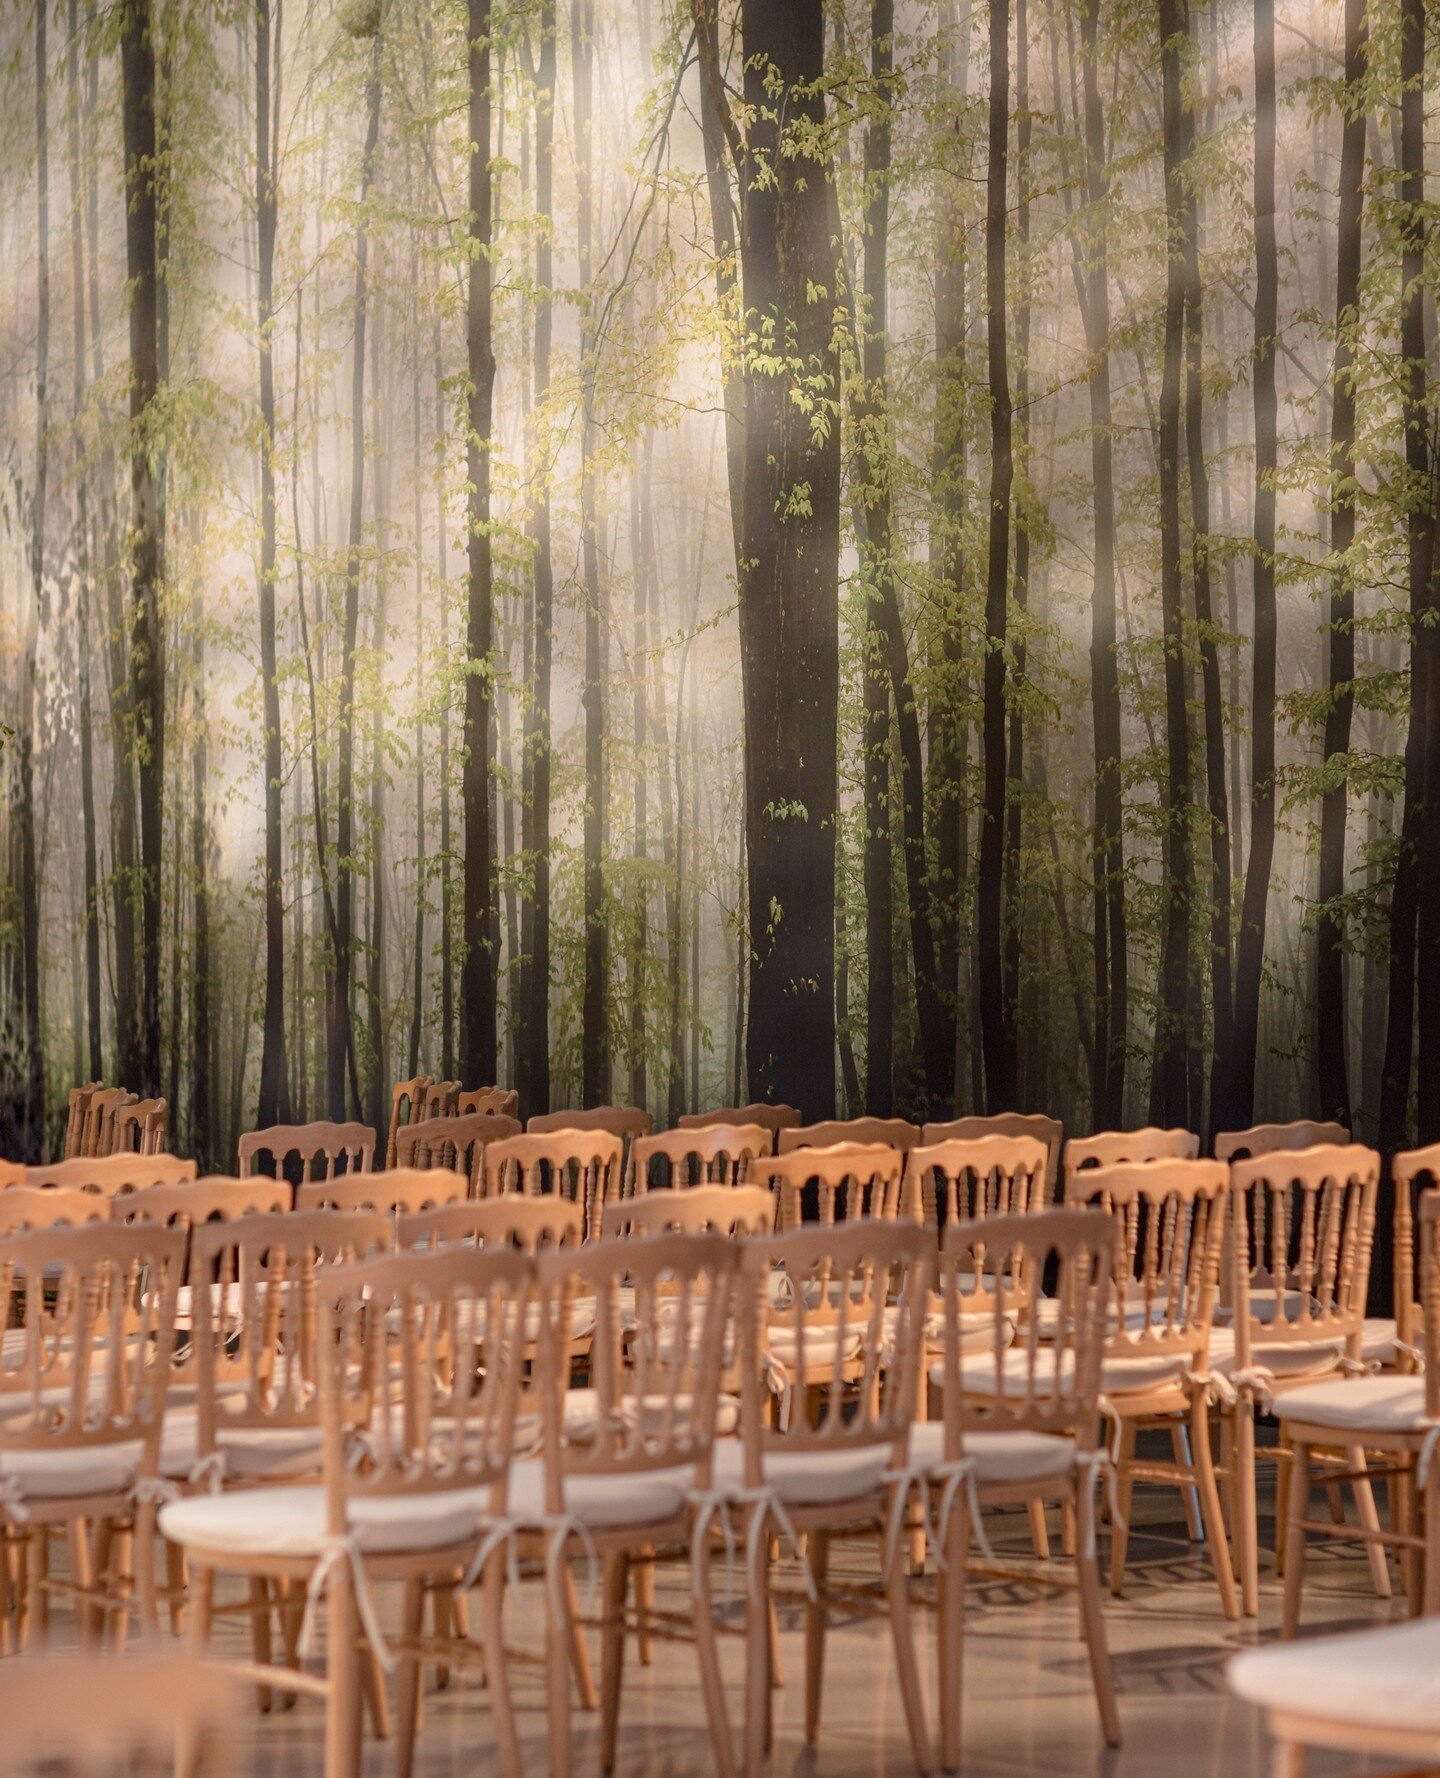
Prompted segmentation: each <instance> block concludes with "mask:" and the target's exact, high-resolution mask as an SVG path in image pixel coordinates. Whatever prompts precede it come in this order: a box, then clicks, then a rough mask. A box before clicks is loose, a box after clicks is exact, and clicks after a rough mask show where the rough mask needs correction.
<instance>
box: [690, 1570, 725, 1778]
mask: <svg viewBox="0 0 1440 1778" xmlns="http://www.w3.org/2000/svg"><path fill="white" fill-rule="evenodd" d="M694 1606H695V1655H696V1659H697V1660H698V1661H699V1663H700V1691H701V1695H702V1696H703V1698H704V1700H705V1720H706V1723H707V1725H708V1727H709V1729H710V1746H711V1750H712V1752H713V1753H714V1755H715V1778H734V1773H735V1745H734V1742H733V1741H732V1739H731V1735H730V1712H729V1710H728V1709H727V1708H726V1705H725V1680H724V1676H723V1675H722V1673H721V1671H720V1642H719V1638H718V1637H717V1636H716V1634H715V1600H714V1597H713V1595H712V1593H711V1589H710V1564H709V1562H702V1563H701V1564H700V1569H699V1573H698V1576H697V1584H696V1593H695V1601H694Z"/></svg>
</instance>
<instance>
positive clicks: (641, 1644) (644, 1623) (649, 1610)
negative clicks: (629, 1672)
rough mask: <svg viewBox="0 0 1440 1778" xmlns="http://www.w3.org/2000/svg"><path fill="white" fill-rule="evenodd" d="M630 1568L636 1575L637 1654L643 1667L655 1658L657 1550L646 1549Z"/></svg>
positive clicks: (647, 1665) (650, 1663)
mask: <svg viewBox="0 0 1440 1778" xmlns="http://www.w3.org/2000/svg"><path fill="white" fill-rule="evenodd" d="M630 1569H631V1572H632V1573H633V1574H634V1576H635V1654H636V1658H637V1659H638V1661H639V1662H640V1665H641V1666H642V1667H649V1666H650V1665H652V1663H653V1662H654V1660H655V1637H654V1635H653V1633H652V1632H653V1624H654V1618H653V1613H654V1610H655V1552H654V1551H653V1550H646V1552H645V1553H644V1555H643V1556H641V1557H639V1558H638V1559H637V1560H636V1561H634V1562H632V1563H631V1564H630Z"/></svg>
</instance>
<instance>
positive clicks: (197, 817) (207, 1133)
mask: <svg viewBox="0 0 1440 1778" xmlns="http://www.w3.org/2000/svg"><path fill="white" fill-rule="evenodd" d="M190 638H191V640H190V671H191V674H192V676H193V678H194V682H195V701H194V720H195V744H194V748H193V750H192V752H191V755H190V874H191V877H192V879H193V887H192V891H191V893H192V894H193V896H194V899H195V954H194V956H193V958H192V959H191V976H190V1094H191V1108H190V1139H191V1142H192V1143H193V1145H194V1150H195V1159H196V1161H197V1162H198V1163H199V1166H200V1170H201V1172H202V1173H208V1172H209V1171H210V1170H211V1168H212V1167H213V1165H214V1162H215V1159H216V1142H215V1137H216V1129H215V1072H214V1069H213V1067H212V1064H211V1042H212V1037H213V1032H212V1028H211V1008H210V973H211V960H210V822H209V818H208V815H207V813H206V807H205V797H206V791H207V788H208V780H209V772H210V733H209V718H208V716H207V714H206V708H205V604H204V591H203V588H202V590H201V591H200V592H198V593H197V595H196V605H195V613H194V621H193V623H192V625H191V629H190Z"/></svg>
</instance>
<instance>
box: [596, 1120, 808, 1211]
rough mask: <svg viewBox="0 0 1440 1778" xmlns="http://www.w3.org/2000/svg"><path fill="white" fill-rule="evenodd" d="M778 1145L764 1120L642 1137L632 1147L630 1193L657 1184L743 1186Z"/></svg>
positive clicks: (679, 1130) (678, 1130) (670, 1185)
mask: <svg viewBox="0 0 1440 1778" xmlns="http://www.w3.org/2000/svg"><path fill="white" fill-rule="evenodd" d="M773 1147H774V1144H773V1141H772V1138H771V1134H770V1132H769V1131H768V1130H765V1129H762V1128H761V1127H760V1125H759V1124H750V1125H748V1126H747V1125H744V1124H741V1125H736V1124H707V1125H705V1126H704V1127H703V1128H700V1129H679V1128H677V1129H674V1130H666V1131H664V1132H663V1133H662V1134H660V1135H658V1136H637V1137H636V1139H635V1141H634V1142H633V1143H632V1144H631V1145H630V1169H629V1176H628V1183H627V1188H626V1193H625V1195H626V1196H627V1197H633V1196H635V1195H636V1194H638V1193H642V1192H647V1191H649V1190H651V1189H652V1187H655V1186H660V1187H662V1188H663V1187H675V1186H685V1187H689V1186H694V1185H717V1184H721V1185H740V1184H742V1183H743V1182H744V1181H745V1180H746V1179H747V1178H748V1177H749V1174H750V1170H751V1168H752V1167H753V1166H754V1164H755V1162H756V1161H757V1160H761V1159H765V1158H768V1157H769V1155H770V1154H771V1152H772V1150H773Z"/></svg>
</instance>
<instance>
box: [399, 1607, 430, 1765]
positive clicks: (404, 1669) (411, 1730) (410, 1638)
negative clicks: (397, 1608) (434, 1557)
mask: <svg viewBox="0 0 1440 1778" xmlns="http://www.w3.org/2000/svg"><path fill="white" fill-rule="evenodd" d="M401 1624H402V1631H403V1635H404V1640H405V1642H406V1644H407V1645H410V1644H413V1643H414V1641H415V1640H416V1639H417V1638H418V1637H419V1636H420V1635H421V1633H422V1632H423V1630H424V1628H425V1587H424V1583H423V1582H421V1581H419V1580H407V1581H406V1582H405V1597H404V1604H403V1605H402V1607H401ZM399 1661H400V1675H399V1694H400V1696H399V1704H398V1706H397V1709H396V1715H395V1771H396V1774H397V1778H411V1773H412V1772H413V1771H414V1770H415V1737H416V1735H417V1734H418V1733H419V1731H420V1676H421V1673H422V1672H423V1667H422V1665H421V1658H420V1652H419V1650H418V1649H417V1648H415V1647H413V1646H406V1647H404V1648H402V1649H401V1650H400V1652H399Z"/></svg>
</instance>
